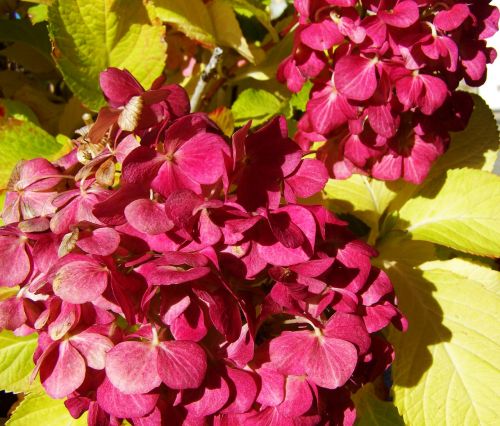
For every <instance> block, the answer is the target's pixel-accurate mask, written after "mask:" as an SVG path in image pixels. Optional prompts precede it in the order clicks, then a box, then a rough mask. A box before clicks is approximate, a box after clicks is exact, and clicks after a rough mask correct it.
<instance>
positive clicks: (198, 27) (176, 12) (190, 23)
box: [154, 0, 215, 47]
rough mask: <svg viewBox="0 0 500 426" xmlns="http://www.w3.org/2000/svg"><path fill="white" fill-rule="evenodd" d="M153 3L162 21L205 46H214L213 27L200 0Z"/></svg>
mask: <svg viewBox="0 0 500 426" xmlns="http://www.w3.org/2000/svg"><path fill="white" fill-rule="evenodd" d="M154 5H155V9H156V14H157V16H158V18H160V19H161V20H162V21H163V22H166V23H168V24H171V25H173V26H174V27H175V28H176V29H177V30H179V31H180V32H182V33H184V34H185V35H187V36H188V37H189V38H191V39H193V40H197V41H199V42H201V43H203V44H204V45H205V46H207V47H215V36H214V27H213V25H212V20H211V18H210V15H209V13H208V10H207V6H205V4H204V3H203V1H202V0H189V1H186V0H155V1H154Z"/></svg>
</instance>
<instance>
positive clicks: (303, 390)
mask: <svg viewBox="0 0 500 426" xmlns="http://www.w3.org/2000/svg"><path fill="white" fill-rule="evenodd" d="M312 403H313V395H312V392H311V388H310V387H309V384H308V383H307V381H306V380H305V379H304V377H297V376H288V377H287V378H286V391H285V400H284V401H283V402H282V403H281V404H280V405H278V411H279V413H280V414H282V415H283V416H285V417H291V418H293V417H298V416H301V415H303V414H305V413H306V412H307V411H309V409H310V408H311V405H312Z"/></svg>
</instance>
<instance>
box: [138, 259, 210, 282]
mask: <svg viewBox="0 0 500 426" xmlns="http://www.w3.org/2000/svg"><path fill="white" fill-rule="evenodd" d="M162 260H163V259H161V260H160V261H158V262H149V263H146V264H144V265H142V266H141V267H140V269H138V272H139V273H140V274H142V275H144V277H145V278H146V280H147V282H148V284H149V285H172V284H182V283H185V282H188V281H194V280H197V279H200V278H202V277H204V276H206V275H208V274H209V273H210V268H209V267H207V266H200V267H195V268H191V269H187V270H185V269H182V268H180V267H177V266H172V265H169V264H166V265H165V264H162V263H163V262H162Z"/></svg>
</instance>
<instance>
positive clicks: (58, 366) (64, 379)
mask: <svg viewBox="0 0 500 426" xmlns="http://www.w3.org/2000/svg"><path fill="white" fill-rule="evenodd" d="M85 370H86V368H85V361H84V360H83V357H82V356H81V355H80V354H79V353H78V351H77V350H76V349H75V348H73V346H71V344H70V342H69V341H68V340H66V341H63V342H61V343H60V344H59V347H58V349H57V350H54V351H52V353H51V354H50V355H49V356H48V357H47V358H46V359H45V360H44V361H43V363H42V365H41V367H40V380H41V382H42V384H43V387H44V388H45V390H46V391H47V393H48V394H49V395H50V396H51V397H52V398H63V397H65V396H68V395H69V394H70V393H71V392H74V391H75V390H76V389H78V388H79V387H80V385H81V384H82V383H83V380H84V379H85Z"/></svg>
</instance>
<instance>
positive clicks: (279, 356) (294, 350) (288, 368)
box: [269, 331, 313, 376]
mask: <svg viewBox="0 0 500 426" xmlns="http://www.w3.org/2000/svg"><path fill="white" fill-rule="evenodd" d="M311 336H313V335H312V333H311V332H309V331H285V332H283V333H281V335H280V336H278V337H275V338H274V339H272V340H271V343H270V345H269V356H270V357H271V361H272V362H273V365H275V366H276V367H277V369H278V370H279V371H280V372H282V373H283V374H293V375H295V376H300V375H302V374H304V372H305V369H306V365H305V364H306V363H307V359H308V356H309V352H310V351H311V349H312V345H313V340H312V339H311Z"/></svg>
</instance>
